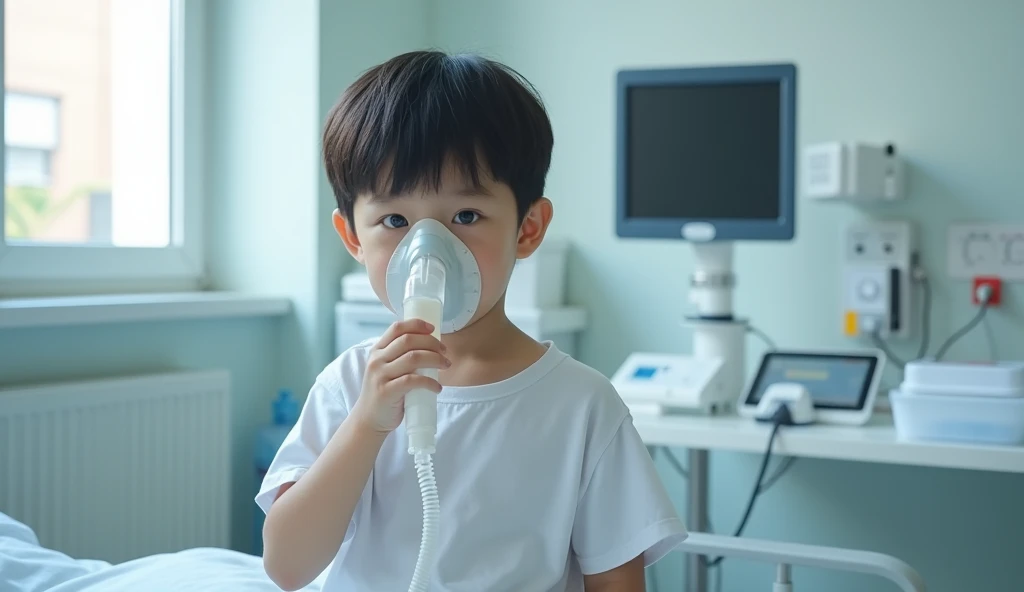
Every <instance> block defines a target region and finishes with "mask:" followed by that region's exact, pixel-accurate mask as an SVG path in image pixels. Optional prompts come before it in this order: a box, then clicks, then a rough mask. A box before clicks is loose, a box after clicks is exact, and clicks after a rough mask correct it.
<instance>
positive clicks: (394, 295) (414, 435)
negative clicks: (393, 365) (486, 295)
mask: <svg viewBox="0 0 1024 592" xmlns="http://www.w3.org/2000/svg"><path fill="white" fill-rule="evenodd" d="M387 299H388V302H389V305H390V307H391V309H392V310H393V311H394V312H395V314H396V315H398V316H399V317H400V318H404V319H422V320H424V321H426V322H428V323H430V324H431V325H433V327H434V332H433V335H434V337H435V338H438V339H440V337H441V333H451V332H453V331H457V330H459V329H461V328H462V327H465V326H466V325H467V324H469V321H470V320H471V319H472V317H473V315H474V314H475V313H476V310H477V307H478V306H479V303H480V269H479V267H478V266H477V263H476V258H474V257H473V253H472V252H471V251H470V250H469V248H468V247H467V246H466V245H465V243H463V242H462V241H461V240H459V238H458V237H457V236H455V234H453V233H452V231H450V230H448V228H447V227H446V226H445V225H444V224H442V223H441V222H438V221H437V220H432V219H429V218H428V219H424V220H420V221H419V222H417V223H416V224H414V225H413V226H412V227H411V228H410V229H409V231H408V233H406V235H405V237H404V238H403V239H402V241H401V242H400V243H399V244H398V247H397V248H396V249H395V252H394V254H393V255H392V256H391V260H390V261H389V262H388V269H387ZM417 372H418V373H419V374H422V375H424V376H430V377H431V378H434V379H435V380H436V379H437V377H438V371H437V369H436V368H424V369H421V370H418V371H417ZM404 422H405V431H406V435H407V436H408V438H409V454H411V455H413V459H414V463H415V467H416V476H417V479H418V480H419V485H420V495H421V497H422V500H423V533H422V538H421V541H420V552H419V557H418V558H417V560H416V568H415V570H414V572H413V577H412V582H411V583H410V584H409V590H410V592H427V590H428V589H429V587H430V568H431V565H432V564H433V558H434V549H435V547H436V545H437V536H438V527H439V525H438V522H439V520H440V515H441V506H440V500H439V498H438V493H437V483H436V481H435V478H434V464H433V458H432V455H433V454H434V446H435V439H436V437H437V403H436V397H435V395H434V393H433V392H431V391H428V390H425V389H415V390H413V391H411V392H409V393H408V394H407V395H406V396H405V419H404Z"/></svg>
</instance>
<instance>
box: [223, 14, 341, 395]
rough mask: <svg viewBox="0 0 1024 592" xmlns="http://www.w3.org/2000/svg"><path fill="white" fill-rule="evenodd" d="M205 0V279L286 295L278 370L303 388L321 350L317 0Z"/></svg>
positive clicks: (324, 354)
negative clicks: (290, 309) (289, 307)
mask: <svg viewBox="0 0 1024 592" xmlns="http://www.w3.org/2000/svg"><path fill="white" fill-rule="evenodd" d="M205 6H206V8H207V23H206V24H207V43H206V47H207V52H208V54H209V58H210V59H209V61H208V62H207V70H208V71H207V80H206V96H207V103H206V107H207V113H206V121H207V130H206V146H205V148H206V151H205V154H206V157H207V167H206V171H207V172H206V196H207V212H208V217H207V221H206V231H207V245H208V261H209V271H210V276H211V282H212V284H213V287H215V288H217V289H225V290H237V291H244V292H248V293H260V294H272V295H280V296H287V297H289V298H291V299H292V301H293V304H294V308H295V312H294V314H293V315H292V316H291V317H290V318H289V320H288V322H287V323H286V324H285V326H284V327H283V330H284V333H283V334H282V336H281V342H280V348H281V349H280V362H279V364H278V370H279V372H281V376H282V381H283V383H284V384H285V385H287V386H289V387H291V388H294V389H296V390H297V391H303V390H305V389H307V388H309V384H310V383H311V381H312V379H313V377H314V376H315V375H316V372H318V371H319V369H320V368H322V367H323V366H324V365H325V364H326V363H327V360H328V355H329V353H330V352H328V351H326V350H325V349H324V345H323V340H322V339H321V337H322V333H323V332H324V331H325V328H324V326H325V324H326V323H325V321H327V320H326V319H322V318H320V316H319V314H320V308H319V303H318V277H317V271H318V268H317V265H318V255H319V253H318V246H319V237H318V233H319V232H320V231H322V227H321V226H318V224H317V222H318V214H319V213H320V212H319V208H318V201H317V178H318V177H317V174H318V171H317V151H318V128H319V116H318V103H317V88H318V84H319V83H318V68H319V59H318V43H319V41H318V39H319V31H318V22H319V13H318V11H319V2H317V1H316V0H301V1H297V2H287V3H286V2H279V1H276V0H218V1H217V2H209V3H206V4H205Z"/></svg>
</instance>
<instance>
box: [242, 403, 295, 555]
mask: <svg viewBox="0 0 1024 592" xmlns="http://www.w3.org/2000/svg"><path fill="white" fill-rule="evenodd" d="M271 409H272V415H273V421H272V423H271V424H270V425H266V426H264V427H262V428H260V431H259V433H258V434H257V436H256V458H255V460H256V487H257V488H259V486H260V484H262V483H263V478H264V477H265V476H266V475H267V470H268V469H270V463H271V462H272V461H273V460H274V456H275V455H276V454H277V451H278V450H279V449H280V448H281V444H283V443H284V439H285V438H286V437H287V436H288V432H290V431H291V429H292V427H293V426H294V425H295V422H296V421H298V420H299V403H298V401H296V400H295V397H294V396H292V393H291V391H289V390H286V389H282V390H281V391H280V392H278V394H277V399H275V400H274V402H273V404H272V406H271ZM255 510H256V523H255V525H254V530H253V541H254V544H253V549H254V552H255V553H256V554H257V555H260V556H262V555H263V520H264V519H265V516H264V514H263V510H261V509H260V508H259V507H258V506H257V507H256V509H255Z"/></svg>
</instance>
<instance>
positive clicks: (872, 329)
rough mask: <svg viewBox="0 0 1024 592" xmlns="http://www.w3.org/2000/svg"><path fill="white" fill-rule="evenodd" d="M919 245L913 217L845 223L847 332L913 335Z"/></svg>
mask: <svg viewBox="0 0 1024 592" xmlns="http://www.w3.org/2000/svg"><path fill="white" fill-rule="evenodd" d="M914 250H915V242H914V227H913V225H912V224H911V223H910V222H907V221H898V220H887V221H884V222H881V221H877V222H856V223H853V224H850V225H848V226H847V227H846V231H845V234H844V238H843V255H842V264H843V266H842V270H843V298H842V306H843V308H842V327H843V333H844V334H845V335H846V336H847V337H858V336H861V335H867V336H870V335H872V334H875V335H877V336H878V337H882V338H888V337H908V336H909V335H910V333H911V330H912V328H913V323H911V318H912V316H913V311H912V306H911V305H912V303H913V298H912V297H911V296H912V295H911V286H912V285H913V281H912V280H913V277H912V276H913V271H914V270H913V265H914V263H913V254H914Z"/></svg>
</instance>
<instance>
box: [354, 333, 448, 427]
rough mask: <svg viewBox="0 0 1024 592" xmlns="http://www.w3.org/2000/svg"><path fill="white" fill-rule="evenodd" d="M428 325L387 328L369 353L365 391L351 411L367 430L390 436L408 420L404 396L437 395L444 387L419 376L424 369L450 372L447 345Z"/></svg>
mask: <svg viewBox="0 0 1024 592" xmlns="http://www.w3.org/2000/svg"><path fill="white" fill-rule="evenodd" d="M432 332H433V327H431V326H430V324H429V323H427V322H426V321H421V320H416V319H410V320H406V321H398V322H396V323H394V324H392V325H391V326H390V327H388V330H387V331H385V332H384V334H383V335H382V336H381V338H380V340H379V341H378V342H377V345H375V346H374V347H373V349H372V350H371V351H370V359H369V362H368V363H367V364H366V375H365V376H363V390H362V392H360V393H359V399H358V400H357V401H356V404H355V407H354V408H353V409H352V415H353V416H357V417H358V418H359V420H360V423H362V424H363V425H364V426H366V427H368V428H370V429H372V430H375V431H378V432H384V433H387V432H391V431H393V430H394V429H395V428H397V427H398V425H399V424H400V423H402V418H403V417H404V416H405V395H406V394H408V393H409V392H410V391H412V390H414V389H418V388H422V389H427V390H429V391H432V392H434V393H439V392H441V385H440V383H438V382H437V381H436V380H434V379H433V378H429V377H427V376H421V375H419V374H416V370H419V369H421V368H447V367H448V366H450V365H451V363H450V362H449V361H448V358H446V357H445V356H444V349H445V348H444V345H442V344H441V342H440V341H439V340H438V339H437V338H435V337H434V336H433V335H431V333H432Z"/></svg>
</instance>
